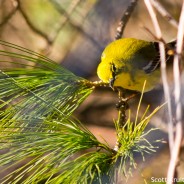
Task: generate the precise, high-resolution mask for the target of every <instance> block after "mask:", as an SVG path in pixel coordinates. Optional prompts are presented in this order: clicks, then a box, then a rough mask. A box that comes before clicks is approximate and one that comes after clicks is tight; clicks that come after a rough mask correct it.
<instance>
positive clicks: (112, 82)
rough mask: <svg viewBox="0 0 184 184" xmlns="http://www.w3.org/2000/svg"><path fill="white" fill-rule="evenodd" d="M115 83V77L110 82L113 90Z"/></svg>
mask: <svg viewBox="0 0 184 184" xmlns="http://www.w3.org/2000/svg"><path fill="white" fill-rule="evenodd" d="M114 81H115V77H113V78H111V79H110V80H109V86H110V87H111V88H112V89H114Z"/></svg>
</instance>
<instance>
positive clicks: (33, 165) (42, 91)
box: [0, 41, 159, 184]
mask: <svg viewBox="0 0 184 184" xmlns="http://www.w3.org/2000/svg"><path fill="white" fill-rule="evenodd" d="M0 44H1V45H2V46H3V47H4V48H5V50H0V56H1V58H2V59H1V61H0V62H1V63H2V66H3V67H2V69H1V70H0V120H1V122H0V153H1V154H0V167H1V170H0V174H1V176H3V178H2V179H1V180H0V183H2V184H3V183H13V184H17V183H21V182H23V183H53V184H55V183H66V184H68V183H72V184H74V183H112V182H113V181H114V178H115V177H114V175H116V174H115V171H116V170H117V168H118V170H119V172H120V173H124V174H125V175H127V171H128V170H129V169H130V168H131V167H135V166H136V163H135V161H134V152H139V153H140V154H142V156H143V157H144V153H151V152H154V151H155V149H156V147H154V146H152V145H151V144H150V143H149V142H148V141H147V140H146V139H145V135H146V132H145V127H146V126H147V124H148V122H149V121H150V118H151V117H152V116H153V115H154V114H155V113H156V111H158V109H159V108H157V109H156V110H155V111H154V112H153V113H151V114H149V115H147V111H146V112H145V114H144V115H143V117H142V119H141V122H140V123H137V122H136V124H134V123H133V122H132V121H131V120H130V118H128V120H127V123H126V124H125V126H124V127H123V128H121V127H119V125H118V123H117V122H115V126H116V129H117V141H118V143H119V145H118V146H117V149H112V148H110V147H109V146H108V144H104V143H101V142H100V141H99V140H98V139H97V138H96V137H95V136H94V135H93V134H92V133H91V132H90V131H89V130H88V129H87V128H85V127H84V126H83V125H82V123H80V122H79V121H78V120H77V119H75V118H74V117H73V116H72V114H73V112H74V110H75V109H76V108H77V107H79V105H80V104H81V103H82V102H83V101H84V100H85V99H86V98H87V97H88V95H90V93H91V92H92V91H93V90H94V88H95V84H94V86H93V85H92V83H91V82H89V81H87V80H85V79H83V78H81V77H78V76H76V75H74V74H72V73H71V72H69V71H68V70H66V69H64V68H63V67H61V66H60V65H58V64H56V63H54V62H53V61H52V60H50V59H48V58H47V57H44V56H42V55H40V54H37V53H35V52H33V51H30V50H28V49H25V48H22V47H20V46H17V45H14V44H11V43H7V42H4V41H0ZM89 84H90V85H89ZM133 124H134V125H133ZM149 132H150V131H149ZM149 132H148V133H149ZM127 166H128V167H127Z"/></svg>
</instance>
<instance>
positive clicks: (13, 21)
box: [0, 0, 184, 183]
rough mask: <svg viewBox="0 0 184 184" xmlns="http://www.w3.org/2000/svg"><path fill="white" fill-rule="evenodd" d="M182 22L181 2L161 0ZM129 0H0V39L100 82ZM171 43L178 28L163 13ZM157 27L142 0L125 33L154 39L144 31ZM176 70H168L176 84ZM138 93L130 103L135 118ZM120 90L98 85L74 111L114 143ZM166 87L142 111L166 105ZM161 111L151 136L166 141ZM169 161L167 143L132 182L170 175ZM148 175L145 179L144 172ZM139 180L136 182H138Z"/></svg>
mask: <svg viewBox="0 0 184 184" xmlns="http://www.w3.org/2000/svg"><path fill="white" fill-rule="evenodd" d="M160 2H161V3H162V4H163V5H164V7H165V8H166V9H167V10H168V11H169V12H170V13H171V14H172V15H173V17H174V18H175V19H176V20H178V18H179V15H180V10H181V3H182V0H174V1H173V0H163V1H160ZM129 3H130V1H129V0H113V1H109V0H99V1H98V0H85V1H84V0H60V1H59V0H31V1H29V0H0V39H1V40H5V41H8V42H11V43H14V44H18V45H20V46H23V47H26V48H29V49H31V50H33V51H36V52H38V53H42V54H44V55H46V56H48V57H49V58H51V59H52V60H54V61H55V62H57V63H60V64H61V65H62V66H64V67H66V68H68V69H69V70H70V71H72V72H73V73H75V74H76V75H79V76H82V77H84V78H87V79H89V80H92V81H95V80H98V78H97V76H96V68H97V65H98V63H99V61H100V55H101V52H102V51H103V49H104V47H105V46H106V45H107V44H108V43H109V42H111V41H112V40H113V39H114V36H115V33H116V27H117V25H118V22H119V20H120V19H121V16H122V15H123V13H124V11H125V9H126V8H127V6H128V5H129ZM158 19H159V21H160V25H161V28H162V31H163V36H164V39H165V40H166V41H170V40H173V39H174V38H176V34H177V30H176V29H175V28H173V27H172V26H171V25H170V24H169V23H168V22H167V21H166V20H165V19H163V18H162V16H160V15H159V14H158ZM144 27H146V28H149V29H150V30H151V31H152V32H154V31H153V30H154V29H153V26H152V22H151V20H150V17H149V14H148V12H147V10H146V7H145V5H144V3H143V1H139V2H138V5H137V6H136V8H135V11H134V12H133V14H132V16H131V19H130V21H129V22H128V24H127V26H126V29H125V31H124V37H135V38H139V39H143V40H153V38H152V37H151V35H150V34H149V33H148V32H147V31H146V30H145V28H144ZM171 73H172V68H168V74H169V79H170V80H169V81H170V86H172V74H171ZM138 100H139V97H137V98H136V99H133V100H132V101H131V102H130V109H131V113H132V117H134V113H135V112H136V108H137V103H138ZM117 101H118V99H117V94H116V93H114V92H113V91H112V90H111V89H102V88H100V89H97V90H95V92H93V93H92V95H91V96H90V97H88V98H87V99H86V101H85V102H84V103H83V104H82V105H81V107H80V108H79V109H78V110H77V111H76V112H75V115H76V116H77V117H78V118H79V119H80V120H81V121H82V122H83V123H85V124H86V126H87V127H88V128H89V129H90V130H91V131H92V132H93V133H94V134H95V135H96V136H98V137H99V139H101V137H103V138H104V139H105V140H106V141H107V142H108V143H109V144H110V145H111V146H112V147H114V145H115V142H116V134H115V130H114V124H113V119H116V118H117V110H116V108H115V104H116V103H117ZM163 102H164V99H163V90H162V85H161V84H160V85H159V86H158V87H157V88H156V89H155V90H153V91H151V92H148V93H146V94H145V95H144V99H143V104H142V109H141V110H142V111H143V110H144V109H145V108H146V107H147V105H148V104H150V105H151V109H152V110H153V109H154V108H155V107H156V106H158V105H160V104H162V103H163ZM164 114H167V110H166V109H165V110H164V109H162V110H161V111H160V112H159V113H158V114H157V115H156V116H154V118H153V119H152V122H151V124H150V127H159V128H160V129H161V130H159V131H156V132H154V135H152V134H151V135H150V137H149V140H150V142H151V141H152V140H155V139H161V138H163V139H164V140H166V141H167V123H166V118H165V117H164ZM183 155H184V154H183V153H182V157H181V161H182V162H181V165H180V166H179V168H180V171H179V177H184V162H183V161H184V156H183ZM168 161H169V150H168V144H162V145H161V146H160V149H159V150H158V152H157V153H155V154H152V155H151V156H150V155H149V157H148V159H146V162H142V161H141V160H139V165H138V168H139V170H137V171H136V172H135V175H134V176H136V177H133V178H130V180H129V183H131V182H132V183H144V181H143V178H144V177H145V178H146V179H147V181H148V183H149V182H150V178H151V177H165V176H166V172H167V166H168ZM141 172H142V173H143V177H142V176H141ZM135 181H136V182H135Z"/></svg>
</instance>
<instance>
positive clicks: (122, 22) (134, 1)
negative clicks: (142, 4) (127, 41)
mask: <svg viewBox="0 0 184 184" xmlns="http://www.w3.org/2000/svg"><path fill="white" fill-rule="evenodd" d="M137 2H138V0H131V2H130V5H129V6H128V8H127V9H126V11H125V12H124V14H123V16H122V18H121V20H120V22H119V25H118V27H117V30H116V36H115V40H118V39H120V38H122V36H123V31H124V29H125V26H126V24H127V22H128V20H129V18H130V16H131V14H132V12H133V10H134V8H135V6H136V4H137Z"/></svg>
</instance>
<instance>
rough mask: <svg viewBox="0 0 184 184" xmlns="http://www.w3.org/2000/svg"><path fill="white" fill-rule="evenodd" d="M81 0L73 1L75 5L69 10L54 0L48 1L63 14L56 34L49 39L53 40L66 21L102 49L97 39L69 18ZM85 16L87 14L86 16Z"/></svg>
mask: <svg viewBox="0 0 184 184" xmlns="http://www.w3.org/2000/svg"><path fill="white" fill-rule="evenodd" d="M80 1H81V0H78V1H77V2H75V6H72V7H71V8H70V10H69V12H66V10H65V9H63V8H62V7H61V6H60V4H59V3H58V2H56V1H53V0H50V2H51V3H52V5H53V6H54V8H55V9H56V10H57V11H58V12H59V13H60V14H61V15H64V16H65V19H64V20H63V22H62V23H61V25H60V26H59V28H58V30H57V31H56V34H55V35H54V36H52V38H51V41H52V42H54V41H55V40H56V39H57V36H58V34H59V32H60V30H61V29H62V28H63V27H64V25H65V24H66V23H69V24H70V25H71V26H72V27H74V28H75V29H76V30H77V31H79V32H80V33H82V35H83V36H85V37H86V38H87V39H89V40H90V41H91V42H92V43H93V44H94V45H95V46H98V49H99V50H102V49H103V48H102V46H101V45H100V44H99V42H98V41H96V40H95V39H94V38H93V37H92V36H91V35H90V34H88V33H87V32H86V31H84V30H83V28H82V26H81V25H78V24H76V23H75V22H74V21H72V20H71V14H72V13H73V11H74V10H75V8H76V7H77V5H78V3H80ZM86 17H87V16H86Z"/></svg>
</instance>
